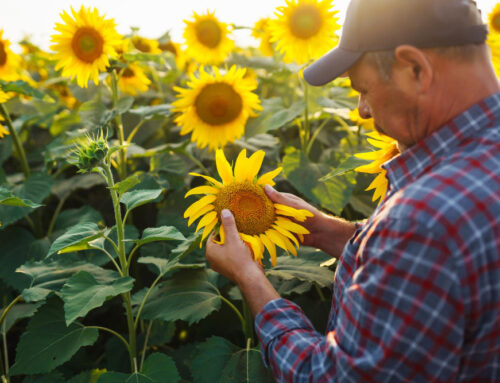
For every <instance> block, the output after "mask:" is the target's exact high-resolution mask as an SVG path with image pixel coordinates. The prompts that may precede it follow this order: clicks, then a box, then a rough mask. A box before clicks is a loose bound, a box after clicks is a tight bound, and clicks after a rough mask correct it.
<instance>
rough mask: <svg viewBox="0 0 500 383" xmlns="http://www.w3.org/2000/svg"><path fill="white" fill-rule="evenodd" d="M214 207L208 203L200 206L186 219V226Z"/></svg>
mask: <svg viewBox="0 0 500 383" xmlns="http://www.w3.org/2000/svg"><path fill="white" fill-rule="evenodd" d="M214 209H215V206H214V205H212V204H209V205H207V206H204V207H202V208H201V209H200V210H198V211H197V212H196V213H194V214H193V215H191V217H189V221H188V227H189V226H191V225H192V223H193V222H194V221H196V220H197V219H198V218H200V217H201V216H202V215H203V214H206V213H208V212H209V211H211V210H214Z"/></svg>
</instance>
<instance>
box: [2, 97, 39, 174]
mask: <svg viewBox="0 0 500 383" xmlns="http://www.w3.org/2000/svg"><path fill="white" fill-rule="evenodd" d="M0 113H1V114H2V116H3V117H4V119H5V122H6V124H7V128H8V129H9V133H10V136H11V137H12V141H13V142H14V147H15V148H16V151H17V155H18V156H19V160H20V161H21V168H22V169H23V173H24V177H25V178H28V177H29V176H30V173H31V171H30V167H29V165H28V160H27V159H26V153H25V152H24V148H23V145H22V144H21V141H20V140H19V136H18V135H17V132H16V130H15V129H14V125H12V120H11V119H10V116H9V112H8V111H7V107H6V106H5V104H0Z"/></svg>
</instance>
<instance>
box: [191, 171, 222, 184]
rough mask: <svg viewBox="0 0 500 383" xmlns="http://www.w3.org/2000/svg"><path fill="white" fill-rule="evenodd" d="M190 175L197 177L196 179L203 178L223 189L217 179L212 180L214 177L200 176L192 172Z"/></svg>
mask: <svg viewBox="0 0 500 383" xmlns="http://www.w3.org/2000/svg"><path fill="white" fill-rule="evenodd" d="M189 174H190V175H192V176H196V177H203V178H205V179H206V180H207V181H208V182H210V183H211V184H214V185H215V186H217V187H219V188H221V187H222V186H223V185H222V184H221V183H220V182H219V181H217V180H216V179H215V178H212V177H209V176H205V175H203V174H198V173H194V172H191V173H189Z"/></svg>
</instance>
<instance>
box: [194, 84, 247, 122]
mask: <svg viewBox="0 0 500 383" xmlns="http://www.w3.org/2000/svg"><path fill="white" fill-rule="evenodd" d="M195 107H196V112H197V114H198V116H199V117H200V119H201V120H202V121H204V122H206V123H207V124H209V125H223V124H227V123H229V122H231V121H233V120H234V119H236V118H237V117H238V116H239V115H240V113H241V110H242V109H243V101H242V99H241V96H240V95H239V94H238V93H237V92H236V91H235V90H234V89H233V87H232V86H231V85H229V84H226V83H224V82H216V83H214V84H208V85H206V86H205V87H204V88H203V89H202V90H201V92H200V94H199V95H198V97H196V101H195Z"/></svg>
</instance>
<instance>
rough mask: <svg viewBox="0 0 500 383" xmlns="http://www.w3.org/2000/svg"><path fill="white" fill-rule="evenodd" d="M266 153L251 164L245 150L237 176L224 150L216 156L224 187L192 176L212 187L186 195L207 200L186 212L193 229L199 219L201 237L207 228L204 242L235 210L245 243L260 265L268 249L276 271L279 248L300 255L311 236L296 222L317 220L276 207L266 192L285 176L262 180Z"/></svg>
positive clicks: (272, 174)
mask: <svg viewBox="0 0 500 383" xmlns="http://www.w3.org/2000/svg"><path fill="white" fill-rule="evenodd" d="M264 156H265V153H264V152H263V151H262V150H259V151H257V152H255V153H254V154H252V155H251V156H250V157H249V158H247V156H246V150H245V149H243V150H242V151H241V152H240V154H239V155H238V158H237V159H236V163H235V165H234V172H233V169H232V168H231V165H230V164H229V163H228V162H227V160H226V157H225V156H224V152H223V151H222V149H219V150H217V152H216V153H215V162H216V167H217V172H218V173H219V176H220V178H221V181H217V180H216V179H214V178H211V177H208V176H204V175H201V174H197V173H190V174H192V175H195V176H199V177H203V178H205V179H206V180H207V181H208V182H209V183H210V185H205V186H198V187H196V188H194V189H191V190H190V191H188V192H187V193H186V197H189V196H191V195H194V194H206V195H205V196H204V197H202V198H201V199H199V200H198V201H196V202H195V203H193V204H192V205H191V206H189V207H188V208H187V210H186V211H185V212H184V218H189V221H188V226H189V225H191V224H192V223H193V222H194V221H196V220H197V219H198V218H201V219H200V221H199V222H198V226H197V228H196V231H197V232H198V231H199V230H201V229H202V228H203V234H202V240H203V239H204V238H206V236H207V235H208V234H210V233H211V232H212V230H213V229H214V228H216V226H217V224H219V223H220V213H221V211H222V210H223V209H229V210H230V211H231V212H232V213H233V215H234V218H235V221H236V226H237V228H238V232H239V234H240V237H241V239H242V240H243V241H244V242H245V243H247V244H248V245H249V247H250V248H251V249H252V253H253V257H254V260H255V261H258V262H261V260H262V258H263V256H264V250H265V249H267V251H268V253H269V255H270V257H271V262H272V264H273V266H275V265H276V246H278V247H281V248H282V249H284V250H285V251H286V252H291V253H292V254H294V255H297V251H296V249H295V247H294V245H295V246H296V247H297V248H298V247H299V241H300V242H302V241H303V239H304V238H303V235H304V234H309V231H308V230H307V229H306V228H304V227H303V226H301V225H299V224H297V223H295V222H293V221H292V220H291V219H295V220H296V221H299V222H304V221H305V220H306V219H307V218H308V217H312V214H311V213H310V212H309V211H307V210H303V209H295V208H292V207H289V206H285V205H281V204H277V203H273V202H272V201H271V200H270V199H269V197H267V195H266V193H265V192H264V189H263V188H264V186H265V185H266V184H269V185H271V186H273V185H274V181H273V179H274V177H276V176H277V175H278V174H279V173H280V172H281V170H282V168H277V169H275V170H272V171H270V172H267V173H265V174H263V175H262V176H260V177H257V175H258V173H259V170H260V167H261V165H262V161H263V159H264ZM218 230H219V237H220V241H218V243H220V244H223V243H224V240H225V234H224V228H223V227H222V226H219V228H218ZM296 236H297V237H298V239H297V238H296Z"/></svg>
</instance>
